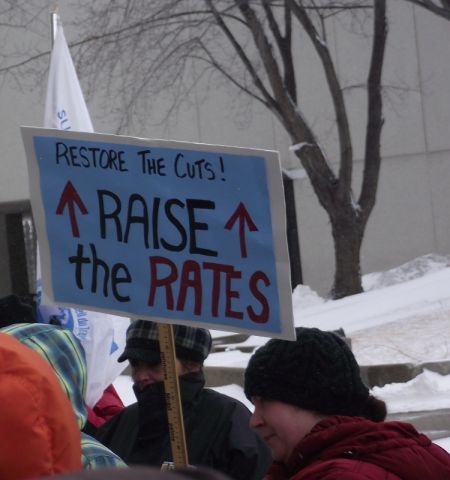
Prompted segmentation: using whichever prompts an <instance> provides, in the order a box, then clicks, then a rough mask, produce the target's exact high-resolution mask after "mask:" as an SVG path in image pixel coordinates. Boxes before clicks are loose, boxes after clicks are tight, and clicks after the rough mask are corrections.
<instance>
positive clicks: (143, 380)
mask: <svg viewBox="0 0 450 480" xmlns="http://www.w3.org/2000/svg"><path fill="white" fill-rule="evenodd" d="M176 364H177V373H178V375H184V374H185V373H187V371H186V369H185V368H184V367H183V365H182V364H181V363H180V361H179V360H178V359H176ZM130 366H131V378H132V379H133V383H134V384H135V385H136V387H137V388H138V390H139V391H141V392H142V390H144V388H145V387H147V386H148V385H152V384H153V383H156V382H162V381H163V380H164V370H163V367H162V365H161V363H158V364H156V365H152V364H149V363H146V362H143V361H141V360H133V359H131V358H130Z"/></svg>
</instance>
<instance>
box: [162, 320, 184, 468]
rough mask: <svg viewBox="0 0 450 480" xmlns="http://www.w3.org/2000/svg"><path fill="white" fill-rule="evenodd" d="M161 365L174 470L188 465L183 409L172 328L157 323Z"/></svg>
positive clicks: (168, 325)
mask: <svg viewBox="0 0 450 480" xmlns="http://www.w3.org/2000/svg"><path fill="white" fill-rule="evenodd" d="M158 333H159V347H160V350H161V364H162V367H163V371H164V391H165V394H166V408H167V418H168V420H169V435H170V447H171V449H172V459H173V463H174V467H175V468H180V467H187V465H188V464H189V461H188V455H187V448H186V437H185V433H184V422H183V407H182V404H181V395H180V384H179V382H178V372H177V363H176V354H175V341H174V335H173V328H172V325H170V324H163V323H158Z"/></svg>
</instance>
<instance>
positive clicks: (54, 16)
mask: <svg viewBox="0 0 450 480" xmlns="http://www.w3.org/2000/svg"><path fill="white" fill-rule="evenodd" d="M58 19H59V15H58V7H56V8H55V11H54V12H52V13H51V14H50V30H51V37H52V38H51V44H52V48H53V44H54V43H55V38H56V31H57V30H58Z"/></svg>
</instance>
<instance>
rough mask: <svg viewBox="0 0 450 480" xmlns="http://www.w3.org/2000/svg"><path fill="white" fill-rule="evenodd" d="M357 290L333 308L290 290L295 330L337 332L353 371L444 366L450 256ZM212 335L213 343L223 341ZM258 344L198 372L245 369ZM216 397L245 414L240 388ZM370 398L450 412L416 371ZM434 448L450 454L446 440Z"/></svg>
mask: <svg viewBox="0 0 450 480" xmlns="http://www.w3.org/2000/svg"><path fill="white" fill-rule="evenodd" d="M363 284H364V287H365V289H366V290H367V291H366V292H364V293H362V294H359V295H353V296H351V297H347V298H343V299H341V300H334V301H332V300H325V299H323V298H321V297H320V296H318V295H317V294H316V293H315V292H314V291H312V290H311V289H310V288H309V287H307V286H303V285H301V286H298V287H297V288H296V289H295V290H294V292H293V299H292V301H293V307H294V322H295V325H296V326H307V327H318V328H321V329H323V330H336V329H338V328H343V329H344V331H345V333H346V334H347V336H348V337H350V338H351V341H352V350H353V352H354V354H355V356H356V358H357V360H358V362H359V364H360V365H383V364H390V363H425V362H430V361H433V362H436V361H450V256H440V255H435V254H430V255H426V256H424V257H420V258H418V259H415V260H413V261H412V262H409V263H407V264H404V265H402V266H400V267H398V268H396V269H392V270H389V271H387V272H379V273H372V274H370V275H366V276H364V277H363ZM212 334H213V337H214V338H216V339H217V338H219V337H226V336H230V335H231V334H230V333H229V332H218V331H213V332H212ZM266 341H267V338H264V337H257V336H250V337H249V338H248V339H247V340H246V341H245V342H242V343H239V344H230V345H228V346H227V351H224V352H219V353H213V354H211V355H210V356H209V357H208V359H207V360H206V362H205V365H206V366H222V367H223V366H227V367H241V368H245V367H246V365H247V362H248V360H249V358H250V356H251V353H244V352H242V351H240V350H238V349H239V348H243V347H245V348H246V349H248V350H250V351H251V350H252V349H254V348H257V347H258V346H260V345H263V344H264V343H265V342H266ZM122 378H123V377H119V379H118V380H117V382H116V383H115V385H116V386H117V385H119V388H118V390H119V391H120V394H121V395H123V396H125V397H126V399H125V400H124V402H125V403H131V402H134V401H135V398H134V394H133V392H132V390H131V384H130V380H129V379H125V380H123V379H122ZM127 382H128V384H127ZM126 390H127V391H128V393H125V391H126ZM218 390H219V391H221V392H222V393H225V394H227V395H230V396H232V397H235V398H238V399H239V400H241V401H243V402H244V403H247V404H248V405H249V408H251V404H249V403H248V401H247V399H246V398H245V396H244V394H243V391H242V388H241V387H240V386H238V385H226V386H223V387H219V388H218ZM373 392H374V394H375V395H377V396H379V397H380V398H382V399H383V400H385V401H386V402H387V405H388V409H389V411H390V412H410V411H417V410H418V409H419V410H434V409H441V408H450V375H447V376H442V375H439V374H437V373H433V372H430V371H424V372H423V373H422V374H421V375H419V376H417V377H416V378H415V379H413V380H411V381H410V382H407V383H402V384H391V385H385V386H384V387H382V388H374V389H373ZM130 393H131V395H130ZM437 443H440V444H441V446H443V448H446V449H447V450H449V451H450V438H449V439H440V440H439V441H437Z"/></svg>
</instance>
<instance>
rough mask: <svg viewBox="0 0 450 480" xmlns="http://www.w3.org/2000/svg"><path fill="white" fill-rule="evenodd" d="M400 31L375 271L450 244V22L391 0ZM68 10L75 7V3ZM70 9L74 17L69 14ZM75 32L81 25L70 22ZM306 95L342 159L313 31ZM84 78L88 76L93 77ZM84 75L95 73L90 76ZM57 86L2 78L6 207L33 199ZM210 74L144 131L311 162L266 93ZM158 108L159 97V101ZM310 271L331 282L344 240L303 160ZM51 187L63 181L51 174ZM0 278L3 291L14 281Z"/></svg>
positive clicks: (1, 242) (309, 113)
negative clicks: (42, 131)
mask: <svg viewBox="0 0 450 480" xmlns="http://www.w3.org/2000/svg"><path fill="white" fill-rule="evenodd" d="M388 8H389V20H390V27H389V36H388V43H387V53H386V63H385V68H384V75H383V79H384V84H385V85H386V89H385V92H384V98H385V103H384V116H385V120H386V121H385V125H384V128H383V135H382V154H383V163H382V168H381V176H380V183H379V191H378V196H377V203H376V206H375V209H374V211H373V214H372V217H371V218H370V220H369V224H368V227H367V234H366V237H365V240H364V244H363V249H362V268H363V273H368V272H372V271H378V270H384V269H387V268H392V267H394V266H397V265H399V264H401V263H403V262H405V261H408V260H410V259H412V258H414V257H417V256H419V255H423V254H426V253H430V252H437V253H447V254H448V253H450V216H449V215H448V212H449V207H450V186H449V185H450V131H449V128H450V127H449V125H450V87H449V85H450V82H449V80H450V48H449V45H450V25H449V22H447V21H445V20H442V19H439V18H438V17H436V16H434V15H432V14H430V13H428V12H426V11H424V10H422V9H419V8H417V7H412V6H411V5H409V4H407V3H406V2H399V1H398V0H389V1H388ZM61 10H62V11H61V14H62V17H63V20H64V18H69V16H70V10H69V9H68V7H67V6H64V7H62V9H61ZM65 15H66V17H65ZM352 28H354V25H350V24H348V25H346V24H343V23H342V22H332V21H330V23H328V24H327V35H328V39H329V43H330V44H331V45H333V55H334V58H335V60H336V64H337V68H338V71H339V74H340V76H341V78H342V80H343V84H344V86H345V87H346V88H345V98H346V102H347V106H348V109H349V114H350V123H351V129H352V141H353V145H354V152H355V156H356V159H357V161H356V165H355V181H354V192H355V196H356V198H357V196H358V194H359V188H360V183H359V180H360V176H361V170H362V162H361V159H362V158H363V153H364V140H365V126H366V120H367V119H366V114H365V112H366V101H367V99H366V92H365V90H364V89H363V88H358V85H359V84H361V83H363V82H365V80H366V76H367V71H368V65H369V61H370V44H371V39H370V38H368V37H365V36H363V35H355V34H353V33H352V32H351V30H352ZM66 36H67V38H68V40H69V42H70V39H71V37H70V29H67V30H66ZM296 41H297V42H298V44H299V45H301V46H302V48H299V49H296V51H295V55H296V57H297V58H298V60H299V61H300V63H299V64H300V70H299V72H298V73H299V75H298V78H299V96H300V98H301V99H302V105H303V108H304V112H305V115H306V117H307V118H308V119H309V121H310V123H311V124H312V125H313V127H314V128H315V129H316V131H317V132H318V137H319V139H320V141H321V144H322V145H323V147H324V148H325V149H326V152H327V156H328V158H329V160H330V163H331V164H332V165H333V166H334V167H336V155H337V148H336V129H335V125H334V121H333V116H332V111H331V102H330V98H329V97H328V96H327V95H326V94H324V92H325V87H324V78H323V72H322V67H321V65H320V64H318V63H317V61H316V60H315V57H314V54H313V52H312V50H311V48H310V46H308V45H309V44H308V42H307V41H306V39H305V38H302V37H301V35H299V37H298V38H296ZM81 80H82V81H83V79H82V78H81ZM82 83H83V82H82ZM43 91H45V88H44V89H42V88H37V89H35V90H33V91H22V92H20V91H18V90H11V89H10V88H2V89H1V90H0V111H1V112H2V114H1V115H0V142H1V145H2V154H1V164H0V212H1V211H2V205H10V204H11V202H12V203H13V204H14V202H22V203H23V202H24V201H25V202H26V201H27V200H28V198H29V191H28V177H27V169H26V163H25V158H24V152H23V147H22V143H21V138H20V131H19V125H37V126H39V125H42V119H43V103H44V95H43ZM205 91H206V86H205V85H203V84H199V85H198V86H197V88H196V90H195V91H194V92H193V94H192V98H190V103H189V104H188V106H187V107H185V108H183V109H181V110H180V111H179V112H177V116H176V117H173V118H171V119H170V122H169V123H166V124H164V125H160V126H156V124H157V122H158V112H157V111H152V112H149V117H148V123H145V124H142V125H141V127H140V130H139V131H136V132H132V134H135V135H139V136H146V137H149V138H152V137H153V138H166V139H173V140H185V141H194V142H196V141H197V142H204V143H217V144H230V145H238V146H246V147H255V148H268V149H275V150H278V151H279V152H280V157H281V160H282V164H283V167H284V168H285V169H287V170H296V169H299V168H300V164H299V162H298V160H297V159H296V158H295V156H294V155H293V153H292V152H291V151H290V150H289V146H290V143H291V142H290V140H289V138H288V136H287V134H286V133H285V132H284V131H283V129H282V127H281V126H280V125H279V123H278V122H277V120H275V119H274V117H273V116H272V115H271V114H270V113H268V112H267V111H266V110H265V109H264V107H263V106H262V105H259V104H255V103H253V104H252V105H251V108H250V105H249V104H248V103H247V101H246V100H245V99H243V98H239V97H236V95H235V93H234V92H233V91H232V89H229V88H217V90H212V91H210V92H209V95H208V96H206V95H205ZM88 107H89V109H90V112H91V115H92V117H93V122H94V126H95V128H96V130H97V131H99V132H106V133H114V132H115V128H116V127H115V125H114V121H113V120H112V118H110V117H108V115H107V114H106V116H105V112H104V111H101V110H100V108H99V107H98V105H97V103H96V99H95V97H94V98H93V99H92V100H90V102H89V104H88ZM156 110H157V109H156ZM294 176H295V177H296V178H297V179H296V180H295V189H296V191H295V195H296V207H297V208H296V209H297V217H298V224H299V237H300V238H299V240H300V249H301V260H302V272H303V279H304V282H305V283H306V284H308V285H310V286H311V287H312V288H313V289H315V290H317V291H319V292H320V293H321V294H326V293H327V292H328V291H329V289H330V288H331V285H332V280H333V278H332V277H333V271H334V252H333V244H332V238H331V231H330V226H329V221H328V218H327V216H326V213H325V211H324V210H323V209H322V208H321V207H320V206H319V204H318V202H317V199H316V197H315V195H314V193H313V192H312V189H311V186H310V183H309V181H308V179H307V178H304V177H303V176H302V175H301V172H297V173H295V172H294ZM49 188H51V186H49ZM5 245H6V240H5V230H4V228H3V223H2V216H1V213H0V253H1V255H0V266H6V265H7V250H6V249H5V248H4V247H5ZM9 288H10V286H9V283H8V281H7V280H5V279H0V296H1V295H2V294H5V293H9V292H8V289H9Z"/></svg>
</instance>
